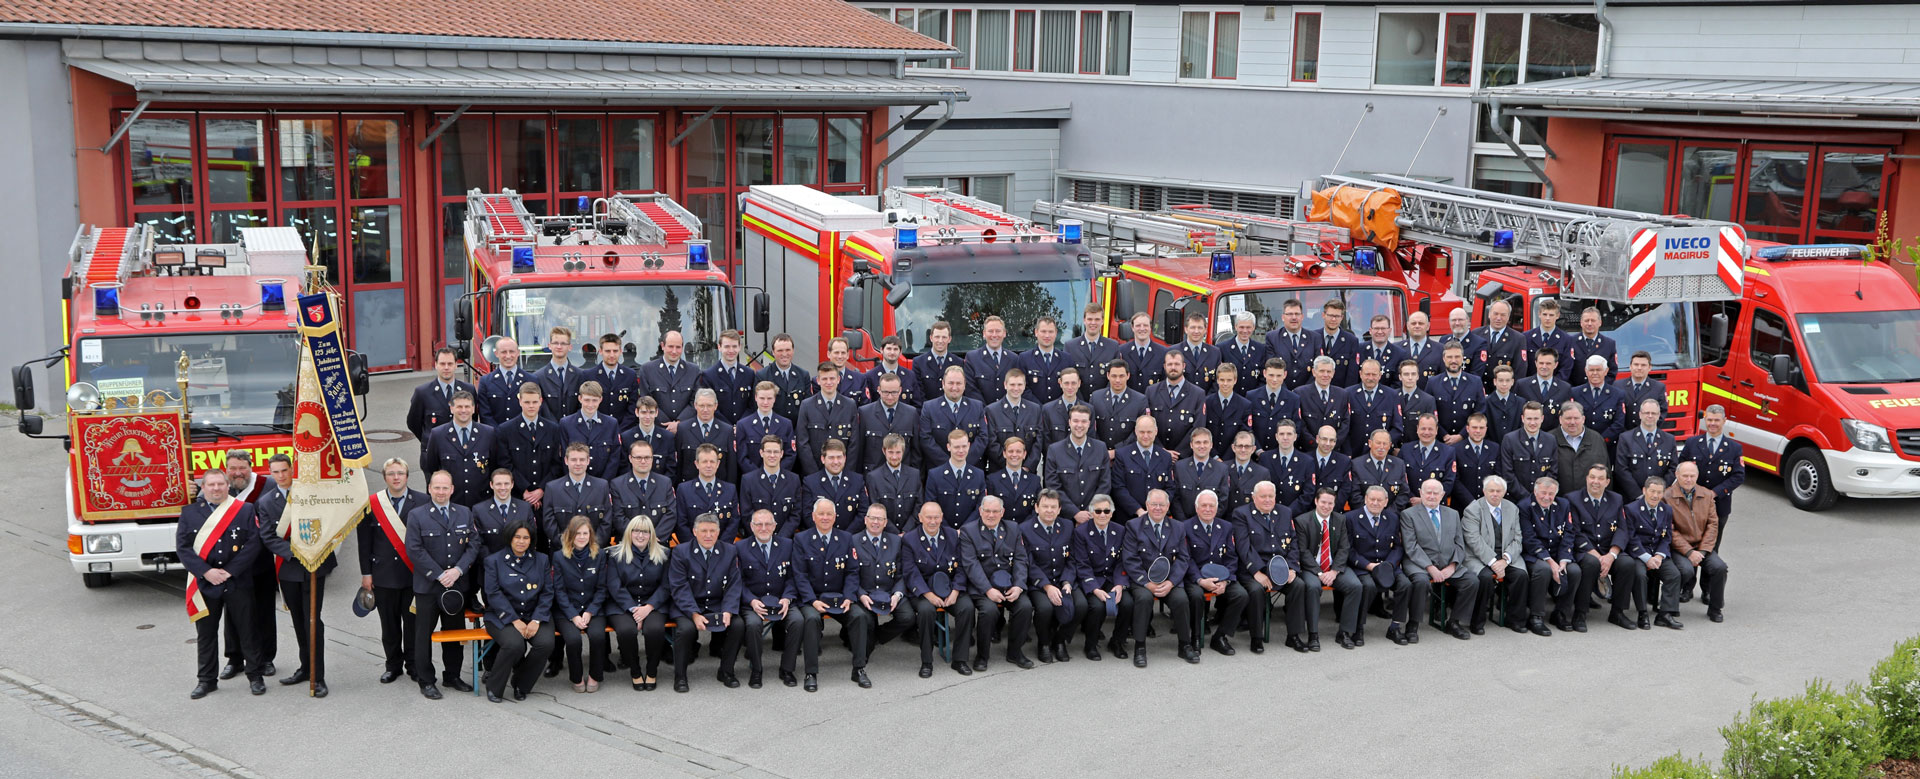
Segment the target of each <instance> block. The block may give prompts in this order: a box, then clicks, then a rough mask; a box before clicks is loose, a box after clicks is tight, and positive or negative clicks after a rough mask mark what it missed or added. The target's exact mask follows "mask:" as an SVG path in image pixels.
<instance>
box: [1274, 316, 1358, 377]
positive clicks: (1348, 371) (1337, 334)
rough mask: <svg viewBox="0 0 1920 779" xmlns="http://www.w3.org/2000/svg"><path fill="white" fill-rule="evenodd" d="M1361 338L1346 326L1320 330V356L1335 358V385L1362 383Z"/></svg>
mask: <svg viewBox="0 0 1920 779" xmlns="http://www.w3.org/2000/svg"><path fill="white" fill-rule="evenodd" d="M1361 340H1362V339H1361V338H1360V336H1358V335H1355V334H1354V332H1353V331H1352V330H1348V329H1346V328H1345V327H1341V328H1340V329H1339V330H1336V331H1327V330H1321V331H1320V356H1322V357H1327V358H1329V359H1332V360H1333V386H1336V387H1347V386H1352V385H1354V384H1359V383H1360V342H1361ZM1289 383H1291V382H1289Z"/></svg>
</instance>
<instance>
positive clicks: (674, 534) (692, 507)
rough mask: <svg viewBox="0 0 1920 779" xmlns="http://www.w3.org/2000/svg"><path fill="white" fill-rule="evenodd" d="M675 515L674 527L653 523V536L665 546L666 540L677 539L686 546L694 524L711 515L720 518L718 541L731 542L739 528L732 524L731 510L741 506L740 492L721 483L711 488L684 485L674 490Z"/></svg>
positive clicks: (697, 482)
mask: <svg viewBox="0 0 1920 779" xmlns="http://www.w3.org/2000/svg"><path fill="white" fill-rule="evenodd" d="M674 497H675V500H674V513H675V514H678V515H679V516H678V517H676V519H677V521H676V522H675V523H674V525H673V526H671V527H668V526H664V525H661V524H660V519H659V518H658V517H655V518H654V520H653V526H654V527H653V533H654V535H656V536H658V537H659V538H660V539H662V540H661V542H660V543H663V544H664V543H666V540H665V539H669V538H672V539H678V540H679V541H680V542H682V543H685V542H686V541H687V539H690V538H693V521H694V520H696V519H699V518H700V515H701V514H709V513H711V514H714V515H716V516H718V517H719V518H720V537H721V538H722V539H726V540H732V539H734V538H737V537H738V536H739V535H740V528H739V524H738V523H737V522H735V521H734V510H735V509H736V508H738V507H739V505H740V498H739V490H736V489H734V486H733V485H731V484H728V483H726V482H724V481H720V480H718V479H715V480H714V481H713V482H711V483H710V484H701V483H700V480H699V479H693V480H690V481H683V482H681V483H680V487H679V488H678V489H676V490H674Z"/></svg>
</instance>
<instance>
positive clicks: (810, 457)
mask: <svg viewBox="0 0 1920 779" xmlns="http://www.w3.org/2000/svg"><path fill="white" fill-rule="evenodd" d="M859 416H860V409H859V408H858V407H856V406H855V405H854V402H853V398H852V397H851V396H848V395H843V394H840V393H838V392H835V393H834V397H833V399H832V400H830V401H829V400H828V399H827V396H825V395H818V394H816V395H813V396H811V397H808V398H807V399H806V400H802V401H800V416H798V417H796V418H795V419H794V425H793V428H794V446H795V448H796V449H797V450H798V454H797V456H796V457H795V458H794V463H795V464H796V465H797V467H798V470H799V472H800V473H801V474H811V473H814V472H817V471H819V470H820V450H821V449H822V448H823V447H825V446H826V445H827V442H828V441H835V440H837V441H839V442H840V443H842V444H845V445H846V447H847V463H848V464H849V467H852V463H857V462H860V426H859V425H860V423H859ZM758 448H759V447H758V446H756V447H755V450H756V451H757V450H758Z"/></svg>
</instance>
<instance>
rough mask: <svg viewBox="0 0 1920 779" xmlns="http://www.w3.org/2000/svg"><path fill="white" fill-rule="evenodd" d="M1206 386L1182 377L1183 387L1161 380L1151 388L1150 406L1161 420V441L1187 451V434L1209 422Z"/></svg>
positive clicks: (1149, 390) (1167, 445)
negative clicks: (1200, 385)
mask: <svg viewBox="0 0 1920 779" xmlns="http://www.w3.org/2000/svg"><path fill="white" fill-rule="evenodd" d="M1205 395H1206V390H1203V389H1201V388H1200V387H1198V386H1196V385H1194V383H1193V382H1191V381H1185V380H1182V381H1181V382H1180V386H1179V387H1174V386H1173V385H1171V384H1168V383H1167V382H1164V381H1162V382H1157V383H1155V384H1154V385H1153V386H1151V387H1148V388H1147V409H1148V410H1149V411H1151V412H1152V413H1153V419H1154V421H1155V422H1158V423H1160V445H1161V446H1164V447H1166V448H1168V449H1176V450H1179V451H1182V452H1185V451H1187V437H1188V436H1191V435H1193V430H1194V428H1197V427H1201V426H1203V425H1205V424H1206V423H1207V415H1206V398H1205Z"/></svg>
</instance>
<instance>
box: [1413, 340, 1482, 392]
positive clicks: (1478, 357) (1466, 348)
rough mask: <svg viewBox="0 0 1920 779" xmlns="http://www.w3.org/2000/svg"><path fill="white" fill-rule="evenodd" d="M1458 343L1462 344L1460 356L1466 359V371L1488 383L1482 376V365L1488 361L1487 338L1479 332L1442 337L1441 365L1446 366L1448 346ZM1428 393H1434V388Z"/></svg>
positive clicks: (1429, 389)
mask: <svg viewBox="0 0 1920 779" xmlns="http://www.w3.org/2000/svg"><path fill="white" fill-rule="evenodd" d="M1456 341H1457V342H1459V344H1460V356H1461V357H1463V358H1465V362H1464V363H1463V365H1464V366H1465V368H1464V369H1465V370H1466V372H1467V373H1471V374H1473V375H1474V376H1475V377H1478V378H1480V379H1481V380H1482V383H1485V382H1486V381H1488V379H1486V377H1484V376H1481V375H1480V373H1481V371H1480V363H1481V361H1482V360H1484V359H1486V351H1487V338H1486V336H1484V335H1481V334H1480V332H1479V331H1477V330H1468V331H1467V332H1466V334H1465V335H1460V334H1456V333H1447V334H1446V335H1442V336H1440V345H1441V348H1440V353H1441V357H1442V358H1443V359H1442V360H1441V361H1440V362H1441V365H1443V366H1444V365H1445V364H1446V360H1445V359H1444V358H1445V356H1446V345H1447V344H1450V343H1454V342H1456ZM1442 370H1443V371H1444V370H1445V368H1442ZM1427 391H1428V392H1432V391H1433V388H1431V387H1429V388H1427Z"/></svg>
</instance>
